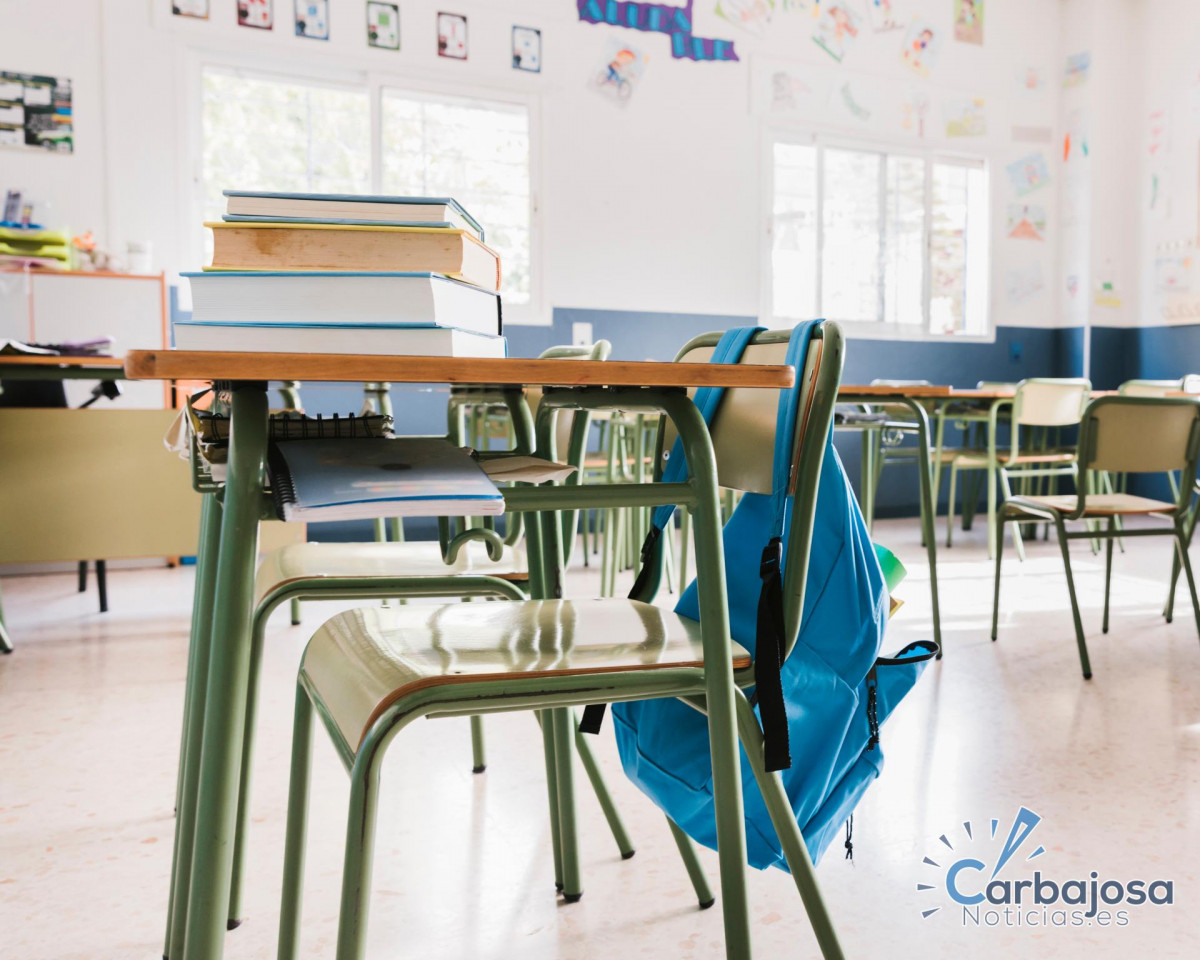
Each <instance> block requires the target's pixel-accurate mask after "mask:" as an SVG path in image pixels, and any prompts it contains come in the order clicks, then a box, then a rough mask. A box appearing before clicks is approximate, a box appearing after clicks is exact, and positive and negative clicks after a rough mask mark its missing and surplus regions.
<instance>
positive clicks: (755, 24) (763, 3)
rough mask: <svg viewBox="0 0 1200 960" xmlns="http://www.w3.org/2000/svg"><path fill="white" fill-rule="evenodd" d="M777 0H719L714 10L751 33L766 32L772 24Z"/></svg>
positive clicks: (722, 17)
mask: <svg viewBox="0 0 1200 960" xmlns="http://www.w3.org/2000/svg"><path fill="white" fill-rule="evenodd" d="M774 9H775V0H717V5H716V7H715V8H714V9H713V12H714V13H715V14H716V15H717V16H718V17H720V18H721V19H722V20H728V21H729V22H730V23H732V24H733V25H734V26H735V27H741V28H742V29H743V30H748V31H750V32H751V33H760V34H761V33H764V32H765V31H766V29H767V27H769V26H770V25H771V14H772V12H773V11H774Z"/></svg>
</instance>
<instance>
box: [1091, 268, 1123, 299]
mask: <svg viewBox="0 0 1200 960" xmlns="http://www.w3.org/2000/svg"><path fill="white" fill-rule="evenodd" d="M1123 302H1124V301H1123V299H1122V297H1121V285H1120V284H1119V283H1118V282H1117V268H1116V266H1115V265H1114V264H1113V261H1112V259H1111V258H1105V260H1104V263H1103V264H1102V265H1101V266H1100V268H1099V269H1098V270H1097V271H1096V273H1095V276H1094V277H1093V278H1092V303H1094V304H1095V305H1096V306H1098V307H1109V308H1110V309H1115V308H1117V307H1119V306H1121V304H1122V303H1123Z"/></svg>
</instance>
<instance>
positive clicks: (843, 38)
mask: <svg viewBox="0 0 1200 960" xmlns="http://www.w3.org/2000/svg"><path fill="white" fill-rule="evenodd" d="M861 28H862V25H861V23H860V21H859V17H858V14H857V13H856V12H855V10H854V8H853V7H851V6H850V5H849V4H848V3H846V2H845V0H834V2H829V0H826V2H825V3H822V4H821V15H820V17H819V18H818V19H817V26H816V29H815V30H814V31H813V35H812V38H813V42H814V43H816V45H817V46H818V47H820V48H821V49H822V50H824V51H825V52H826V53H828V54H829V55H830V56H831V57H833V59H834V60H836V61H837V62H838V63H841V62H842V60H843V58H844V57H845V56H846V51H847V50H848V49H849V48H850V47H851V46H852V45H853V43H854V41H855V40H857V39H858V33H859V30H860V29H861Z"/></svg>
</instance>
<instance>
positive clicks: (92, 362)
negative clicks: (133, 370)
mask: <svg viewBox="0 0 1200 960" xmlns="http://www.w3.org/2000/svg"><path fill="white" fill-rule="evenodd" d="M0 366H5V367H112V368H114V369H116V370H122V369H124V367H123V361H122V359H121V358H120V357H44V356H26V355H23V354H17V353H14V354H11V355H0Z"/></svg>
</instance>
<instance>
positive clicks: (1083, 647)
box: [1054, 516, 1092, 680]
mask: <svg viewBox="0 0 1200 960" xmlns="http://www.w3.org/2000/svg"><path fill="white" fill-rule="evenodd" d="M1054 531H1055V533H1057V534H1058V546H1059V549H1060V550H1061V551H1062V558H1063V569H1064V570H1066V573H1067V592H1068V593H1070V595H1071V614H1072V616H1073V617H1074V618H1075V642H1076V644H1077V645H1078V646H1079V665H1080V667H1082V668H1083V679H1084V680H1091V679H1092V664H1091V661H1090V660H1089V659H1088V649H1087V641H1086V640H1085V639H1084V637H1083V619H1082V618H1081V617H1080V616H1079V598H1078V597H1076V595H1075V578H1074V577H1073V576H1072V575H1071V550H1070V544H1069V541H1068V540H1067V530H1066V527H1065V526H1063V521H1062V517H1060V516H1056V517H1055V519H1054Z"/></svg>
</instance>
